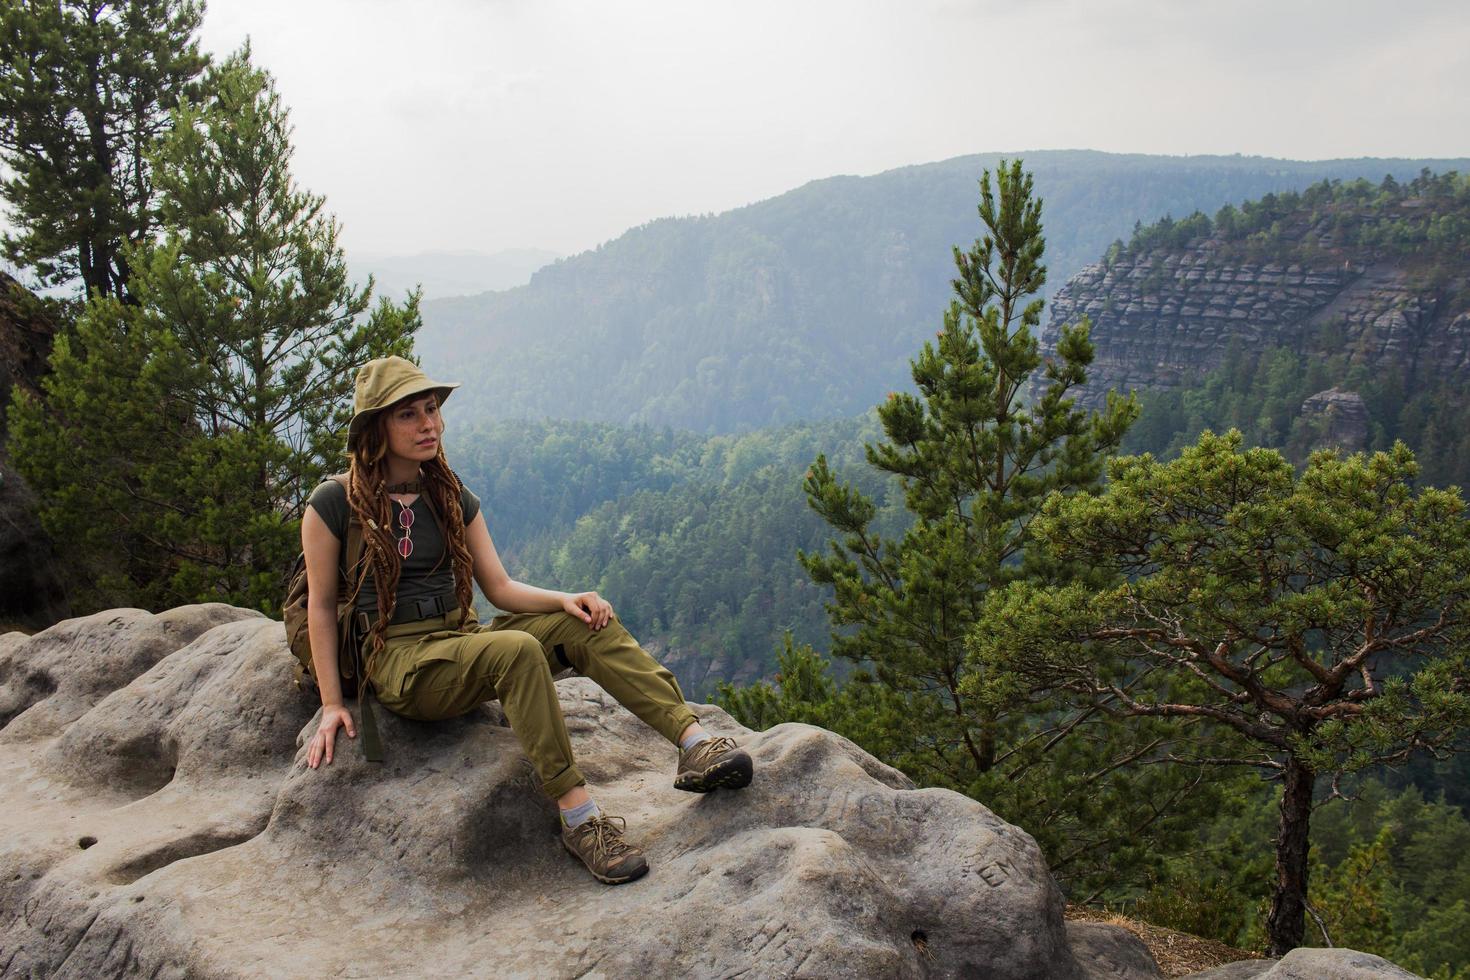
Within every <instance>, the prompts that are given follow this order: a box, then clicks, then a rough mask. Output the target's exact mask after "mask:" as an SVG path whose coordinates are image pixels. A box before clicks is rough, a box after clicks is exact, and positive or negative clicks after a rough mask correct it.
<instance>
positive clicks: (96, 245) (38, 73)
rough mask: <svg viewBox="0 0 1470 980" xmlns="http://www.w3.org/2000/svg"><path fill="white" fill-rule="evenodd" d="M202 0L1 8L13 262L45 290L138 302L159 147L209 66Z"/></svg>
mask: <svg viewBox="0 0 1470 980" xmlns="http://www.w3.org/2000/svg"><path fill="white" fill-rule="evenodd" d="M202 9H203V8H202V4H200V3H198V2H195V0H85V2H84V0H59V2H58V0H50V2H44V0H12V2H7V3H5V4H3V5H0V160H3V162H4V165H5V168H6V170H7V171H8V173H7V174H6V175H5V180H4V182H3V185H0V192H3V194H4V197H5V200H6V202H7V203H8V204H9V206H10V211H9V217H10V220H11V222H12V223H13V225H14V226H15V229H16V230H15V231H14V232H8V233H6V235H5V238H4V246H5V254H6V257H7V258H8V259H9V260H10V261H11V262H14V263H15V264H16V265H18V266H21V267H30V268H31V269H33V270H34V272H35V273H36V275H37V276H38V278H39V279H40V280H41V282H42V283H43V284H45V285H63V284H67V283H70V282H74V281H75V280H76V279H77V278H78V277H80V278H81V281H82V285H83V288H84V291H85V292H87V293H97V294H100V295H102V296H130V295H131V293H130V291H129V289H128V282H129V279H130V277H131V270H130V269H129V267H128V260H127V256H126V254H125V251H124V248H123V246H124V244H125V243H127V242H130V241H139V240H145V239H148V238H150V237H151V236H152V234H153V231H154V230H155V228H156V227H157V225H158V214H157V205H158V191H157V189H156V188H155V186H154V172H153V164H152V161H151V160H150V159H149V157H148V153H149V151H150V150H151V148H152V146H153V144H154V143H155V142H156V141H157V140H158V139H159V138H161V137H162V136H163V135H164V134H165V133H166V132H167V131H168V129H169V126H170V125H171V122H170V116H169V113H170V110H172V109H173V108H174V107H175V106H176V105H177V104H178V102H179V100H180V99H181V98H183V97H185V96H186V95H188V94H190V93H191V92H193V91H194V90H195V80H196V78H197V77H198V75H199V73H200V72H201V71H203V70H204V67H205V65H206V64H207V63H208V57H207V56H206V55H204V54H202V53H201V52H200V50H199V43H198V40H197V39H196V37H195V34H196V32H197V30H198V28H199V20H200V15H201V12H202Z"/></svg>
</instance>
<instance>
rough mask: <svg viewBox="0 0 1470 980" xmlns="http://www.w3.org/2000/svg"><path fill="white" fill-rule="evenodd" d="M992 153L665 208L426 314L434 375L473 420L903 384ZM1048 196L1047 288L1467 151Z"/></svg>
mask: <svg viewBox="0 0 1470 980" xmlns="http://www.w3.org/2000/svg"><path fill="white" fill-rule="evenodd" d="M998 159H999V157H998V155H992V154H983V155H974V156H967V157H958V158H955V159H952V160H946V161H943V162H939V163H932V164H925V165H922V166H914V167H904V168H901V169H898V170H892V171H888V172H886V173H883V174H878V175H876V176H872V177H831V178H828V179H825V180H818V181H813V182H812V183H810V184H807V185H805V186H803V187H800V188H798V189H796V190H793V191H791V192H789V193H787V194H783V195H781V196H779V197H775V198H772V199H770V200H767V201H762V202H759V203H757V204H753V205H750V206H748V207H744V208H740V209H737V210H734V211H729V212H726V213H724V214H720V215H705V216H698V217H682V218H668V219H661V220H658V221H653V222H650V223H649V224H646V225H642V226H640V227H638V228H634V229H631V230H629V231H628V232H627V233H625V234H624V235H622V236H620V237H619V238H617V239H616V240H614V241H611V242H608V243H607V244H605V245H603V246H601V247H599V248H597V249H596V250H593V251H590V252H586V253H583V254H581V255H577V256H573V257H571V258H568V259H565V260H562V261H560V262H557V263H556V264H554V265H552V266H549V267H547V268H545V269H542V270H541V271H539V272H538V273H537V274H536V275H535V276H534V277H533V279H532V281H531V282H530V283H529V284H528V285H526V286H523V287H520V288H517V289H512V290H508V291H505V292H501V293H495V294H490V295H485V296H478V297H466V298H461V299H454V300H441V301H435V302H432V303H428V304H426V305H425V308H424V322H425V326H424V329H423V331H422V332H421V334H420V335H419V338H418V350H419V351H420V352H421V353H422V354H423V356H424V363H425V366H426V367H427V368H428V369H429V370H430V371H431V372H433V371H444V372H448V373H450V374H452V375H453V376H455V377H464V378H465V379H467V380H470V379H473V380H474V381H475V383H474V384H473V385H470V386H467V387H466V389H465V390H464V391H463V392H461V393H460V395H459V396H458V398H459V399H460V402H459V405H458V407H459V409H460V411H461V412H468V414H469V415H470V416H472V417H481V416H483V417H487V418H508V417H531V418H535V417H555V418H577V419H587V420H597V421H608V422H617V423H647V424H652V425H669V426H674V427H677V428H682V429H689V430H692V431H697V432H738V431H746V430H750V429H753V428H758V427H760V426H765V425H772V424H782V423H785V422H790V421H794V420H799V419H809V418H834V417H844V416H852V415H856V414H857V413H859V412H862V411H864V410H866V409H867V408H868V407H870V406H871V405H872V404H874V403H875V402H876V401H878V400H879V399H880V398H882V397H883V395H884V393H885V392H887V391H888V390H890V389H892V388H894V387H905V386H906V385H907V378H908V374H907V362H908V358H909V357H911V356H912V355H913V353H914V352H915V350H917V347H918V344H919V343H920V342H921V341H922V339H923V338H925V337H928V336H932V334H933V332H934V330H935V329H937V327H936V322H937V318H938V315H939V312H940V310H942V309H943V308H944V306H945V305H946V304H947V303H948V301H949V281H950V279H951V278H952V276H953V273H954V266H953V262H952V261H951V258H950V256H951V249H952V248H953V247H954V246H956V245H960V246H968V245H969V243H970V242H971V241H972V240H973V239H974V237H975V234H976V221H975V192H976V186H977V181H978V180H979V177H980V174H981V172H982V170H984V169H985V168H990V169H992V170H993V169H994V168H995V166H996V165H997V162H998ZM1025 163H1026V166H1027V168H1028V169H1029V170H1031V171H1033V172H1034V174H1035V180H1036V186H1037V191H1038V193H1039V195H1040V196H1041V197H1042V198H1043V199H1044V201H1045V232H1046V238H1047V260H1048V262H1047V264H1048V269H1049V277H1048V287H1047V289H1048V290H1050V289H1054V288H1056V287H1059V286H1061V284H1063V283H1064V282H1066V280H1067V279H1068V278H1069V277H1070V276H1071V275H1072V274H1073V273H1075V272H1076V271H1078V270H1079V269H1081V268H1082V267H1083V266H1084V265H1085V264H1087V263H1089V262H1095V261H1096V260H1097V258H1098V257H1099V256H1100V255H1102V254H1103V251H1104V250H1105V249H1106V248H1107V246H1108V243H1109V242H1111V241H1113V240H1114V239H1115V238H1117V237H1119V236H1122V235H1127V234H1128V231H1129V229H1131V228H1133V227H1134V225H1135V223H1136V222H1137V221H1138V220H1140V219H1142V220H1143V221H1145V222H1148V221H1152V220H1154V219H1156V218H1159V217H1162V216H1164V215H1166V214H1173V215H1176V216H1180V215H1185V214H1189V213H1191V212H1193V211H1195V210H1196V209H1201V210H1205V211H1208V212H1211V213H1213V212H1214V210H1215V209H1217V208H1219V207H1220V206H1221V205H1224V204H1227V203H1238V202H1240V201H1242V200H1244V199H1247V198H1255V197H1260V196H1262V195H1264V194H1266V193H1268V192H1279V191H1284V190H1290V189H1296V190H1301V189H1303V188H1306V187H1308V186H1309V185H1311V184H1313V183H1315V182H1317V181H1320V180H1322V179H1323V178H1340V179H1344V180H1353V179H1355V178H1357V177H1367V178H1371V179H1372V180H1374V181H1378V180H1380V179H1382V177H1383V175H1384V174H1385V173H1392V174H1394V175H1395V176H1396V178H1397V179H1399V180H1408V179H1410V178H1412V177H1413V175H1414V174H1416V173H1418V171H1419V170H1420V168H1421V167H1422V166H1425V165H1428V166H1433V167H1435V168H1436V169H1440V170H1443V169H1449V168H1451V167H1456V166H1458V167H1460V169H1462V170H1463V169H1465V164H1466V161H1418V160H1385V159H1360V160H1329V161H1316V162H1299V161H1287V160H1272V159H1264V158H1259V157H1157V156H1144V155H1114V154H1105V153H1097V152H1092V151H1044V152H1036V153H1030V154H1026V155H1025Z"/></svg>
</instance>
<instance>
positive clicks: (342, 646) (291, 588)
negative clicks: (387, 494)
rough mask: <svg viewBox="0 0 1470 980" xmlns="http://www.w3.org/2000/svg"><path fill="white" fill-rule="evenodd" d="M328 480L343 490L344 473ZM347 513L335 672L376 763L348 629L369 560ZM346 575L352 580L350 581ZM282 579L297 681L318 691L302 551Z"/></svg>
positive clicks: (357, 652) (354, 639)
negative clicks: (353, 700)
mask: <svg viewBox="0 0 1470 980" xmlns="http://www.w3.org/2000/svg"><path fill="white" fill-rule="evenodd" d="M327 479H329V480H331V481H333V482H334V483H338V484H340V485H341V486H342V489H343V490H346V489H347V474H346V473H337V474H334V475H332V476H329V477H328V478H327ZM347 513H348V516H347V540H346V542H345V543H344V547H345V548H346V549H347V562H346V572H347V574H346V575H345V576H344V575H340V574H339V576H338V580H337V672H338V676H339V677H340V678H341V681H342V696H343V697H344V698H350V697H357V698H358V702H359V706H360V708H361V712H362V728H363V749H364V751H366V752H367V756H368V758H369V759H370V760H372V761H374V762H380V761H382V748H381V746H380V745H379V744H378V738H377V724H376V723H375V722H376V720H375V719H374V718H373V715H372V710H371V709H370V708H369V707H368V704H367V694H368V688H370V687H371V686H372V685H371V684H366V683H365V684H362V685H361V688H362V689H361V690H359V684H358V680H359V678H360V677H361V676H362V658H361V648H360V645H359V643H358V636H357V630H356V629H354V628H353V618H354V617H353V610H354V607H355V606H356V604H357V594H358V592H360V591H361V590H362V583H363V581H364V580H365V579H366V578H367V573H368V564H367V562H366V561H364V560H363V552H364V551H365V550H366V544H365V542H364V540H363V534H362V524H361V522H359V521H358V519H357V515H356V514H355V513H353V512H352V510H351V509H350V508H349V509H348V512H347ZM349 579H354V581H353V582H351V583H349V581H348V580H349ZM286 581H287V584H286V601H285V604H284V605H283V606H282V614H281V618H282V619H283V620H284V621H285V624H286V645H287V646H289V647H290V648H291V653H292V655H293V656H295V657H296V686H297V687H299V688H300V689H301V690H302V691H303V692H304V693H307V694H314V695H318V696H320V691H321V689H320V687H319V686H318V685H317V681H316V667H315V665H314V664H313V663H312V659H311V631H310V630H309V629H308V628H307V612H306V605H307V601H306V600H307V591H306V553H305V552H302V553H301V554H300V555H298V556H297V557H296V562H295V564H294V565H292V567H291V574H290V576H289V577H288V578H287V580H286ZM375 756H376V758H375Z"/></svg>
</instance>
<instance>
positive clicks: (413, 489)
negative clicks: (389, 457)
mask: <svg viewBox="0 0 1470 980" xmlns="http://www.w3.org/2000/svg"><path fill="white" fill-rule="evenodd" d="M387 490H388V492H389V493H423V492H424V485H423V483H422V482H420V481H418V480H409V481H408V482H407V483H394V484H392V485H391V486H389V487H388V488H387Z"/></svg>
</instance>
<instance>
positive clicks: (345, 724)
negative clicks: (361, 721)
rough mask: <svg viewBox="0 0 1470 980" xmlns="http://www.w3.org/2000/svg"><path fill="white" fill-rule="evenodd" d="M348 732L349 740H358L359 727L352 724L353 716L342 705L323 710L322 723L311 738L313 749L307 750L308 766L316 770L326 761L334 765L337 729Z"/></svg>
mask: <svg viewBox="0 0 1470 980" xmlns="http://www.w3.org/2000/svg"><path fill="white" fill-rule="evenodd" d="M338 728H341V729H343V730H344V731H346V732H347V737H348V738H357V726H356V725H354V724H353V723H352V714H351V712H349V711H348V710H347V708H346V707H345V706H343V705H340V704H333V705H328V706H327V707H324V708H322V721H321V724H320V725H318V726H317V728H316V734H315V735H313V736H312V737H311V747H310V748H308V749H307V750H306V764H307V765H308V766H310V767H311V768H313V769H315V768H316V767H317V766H319V765H321V764H322V761H323V760H326V763H327V764H328V765H331V764H332V749H333V748H334V747H335V746H336V743H337V729H338Z"/></svg>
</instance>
